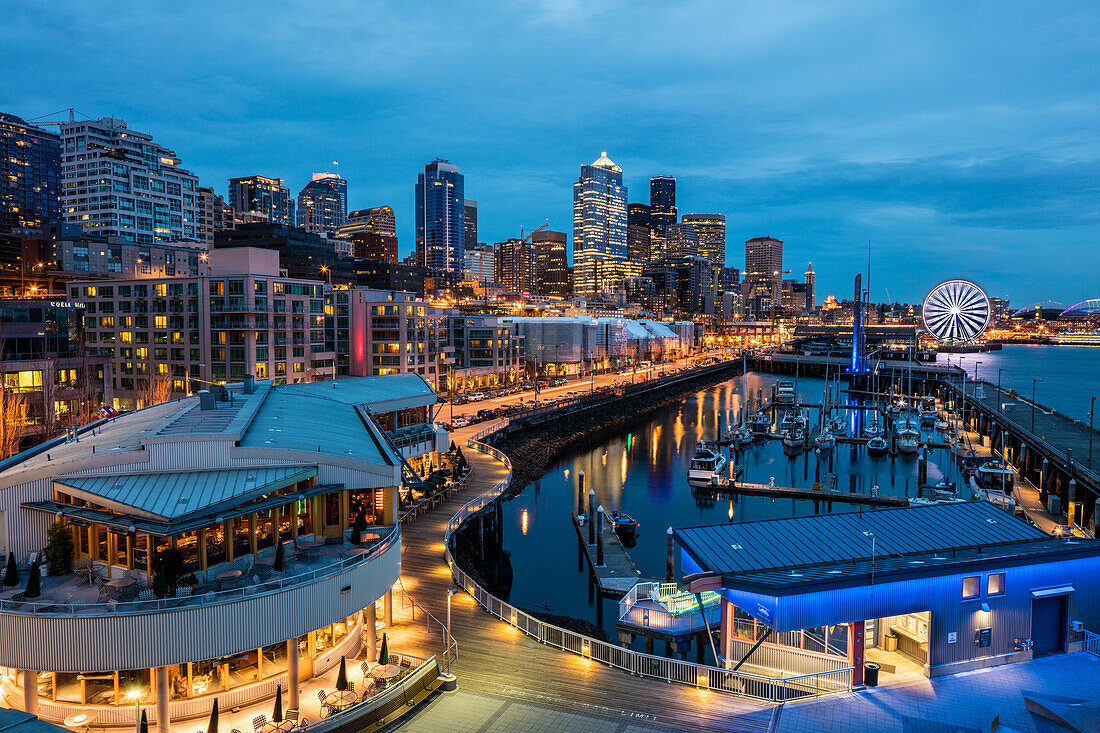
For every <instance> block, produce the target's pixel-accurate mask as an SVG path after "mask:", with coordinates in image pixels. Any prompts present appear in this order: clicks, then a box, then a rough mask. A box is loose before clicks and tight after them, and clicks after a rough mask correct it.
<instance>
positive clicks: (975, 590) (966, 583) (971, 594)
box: [963, 575, 981, 601]
mask: <svg viewBox="0 0 1100 733" xmlns="http://www.w3.org/2000/svg"><path fill="white" fill-rule="evenodd" d="M979 580H981V576H978V575H974V576H971V577H969V578H963V600H964V601H969V600H973V599H975V598H978V597H979V596H980V595H981V586H980V585H979V584H978V581H979Z"/></svg>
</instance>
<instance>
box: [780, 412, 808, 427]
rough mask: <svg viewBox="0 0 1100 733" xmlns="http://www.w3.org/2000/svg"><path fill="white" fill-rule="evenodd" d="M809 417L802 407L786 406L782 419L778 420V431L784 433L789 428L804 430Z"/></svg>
mask: <svg viewBox="0 0 1100 733" xmlns="http://www.w3.org/2000/svg"><path fill="white" fill-rule="evenodd" d="M809 421H810V419H809V417H807V415H806V410H805V409H804V408H802V407H788V408H787V411H786V412H784V413H783V419H782V420H780V421H779V432H781V433H784V432H787V431H789V430H798V429H801V430H805V429H806V425H807V424H808V423H809Z"/></svg>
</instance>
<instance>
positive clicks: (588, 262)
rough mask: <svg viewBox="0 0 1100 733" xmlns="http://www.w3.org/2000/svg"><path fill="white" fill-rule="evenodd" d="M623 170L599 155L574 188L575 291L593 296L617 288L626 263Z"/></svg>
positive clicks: (583, 167) (585, 167) (602, 155)
mask: <svg viewBox="0 0 1100 733" xmlns="http://www.w3.org/2000/svg"><path fill="white" fill-rule="evenodd" d="M626 229H627V220H626V187H625V186H623V169H622V168H620V167H619V166H617V165H615V163H614V162H613V161H612V160H611V159H610V158H608V157H607V153H600V157H599V158H598V159H597V160H596V161H595V162H593V163H592V164H591V165H582V166H581V175H580V177H579V178H578V179H577V182H576V183H574V184H573V267H574V274H575V278H576V280H575V290H576V291H577V292H578V293H583V294H585V295H595V294H598V293H601V292H603V291H604V290H605V289H607V288H614V287H617V286H618V283H619V281H620V280H621V279H622V277H623V274H624V271H625V268H624V264H625V262H626V259H627V251H626Z"/></svg>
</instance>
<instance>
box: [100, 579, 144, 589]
mask: <svg viewBox="0 0 1100 733" xmlns="http://www.w3.org/2000/svg"><path fill="white" fill-rule="evenodd" d="M136 584H137V581H136V580H134V579H133V578H115V579H114V580H108V581H107V585H109V586H110V587H112V588H129V587H130V586H131V585H136Z"/></svg>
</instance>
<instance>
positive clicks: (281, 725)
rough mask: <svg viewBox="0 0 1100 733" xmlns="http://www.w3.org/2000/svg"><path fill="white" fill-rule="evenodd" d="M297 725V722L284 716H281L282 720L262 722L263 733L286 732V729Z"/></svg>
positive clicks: (292, 728)
mask: <svg viewBox="0 0 1100 733" xmlns="http://www.w3.org/2000/svg"><path fill="white" fill-rule="evenodd" d="M297 725H298V724H297V723H295V722H294V721H293V720H287V719H286V718H283V719H282V720H269V721H267V722H266V723H264V727H263V729H262V730H263V732H264V733H286V731H288V730H294V728H296V727H297Z"/></svg>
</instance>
